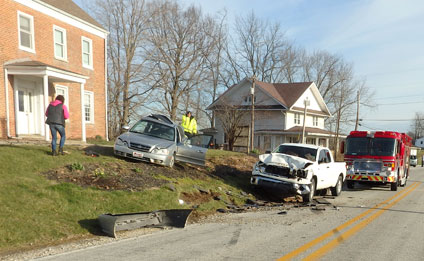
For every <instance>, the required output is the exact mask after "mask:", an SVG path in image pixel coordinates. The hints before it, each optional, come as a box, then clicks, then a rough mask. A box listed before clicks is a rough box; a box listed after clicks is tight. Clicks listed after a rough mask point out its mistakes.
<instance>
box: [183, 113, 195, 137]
mask: <svg viewBox="0 0 424 261" xmlns="http://www.w3.org/2000/svg"><path fill="white" fill-rule="evenodd" d="M181 126H182V127H183V128H184V134H185V135H186V136H187V137H189V138H191V137H193V136H194V135H196V134H197V122H196V119H195V118H194V116H192V115H191V112H189V111H188V112H187V113H186V114H185V115H183V119H182V122H181Z"/></svg>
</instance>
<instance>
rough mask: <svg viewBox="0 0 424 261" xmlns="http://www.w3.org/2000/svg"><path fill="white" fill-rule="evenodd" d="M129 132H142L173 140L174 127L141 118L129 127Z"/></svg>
mask: <svg viewBox="0 0 424 261" xmlns="http://www.w3.org/2000/svg"><path fill="white" fill-rule="evenodd" d="M130 132H134V133H139V134H144V135H148V136H152V137H156V138H159V139H165V140H170V141H174V140H175V128H173V127H170V126H167V125H164V124H160V123H157V122H153V121H148V120H141V121H139V122H137V123H136V124H135V125H134V126H133V127H132V128H131V130H130Z"/></svg>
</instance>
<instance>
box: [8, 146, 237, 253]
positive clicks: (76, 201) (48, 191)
mask: <svg viewBox="0 0 424 261" xmlns="http://www.w3.org/2000/svg"><path fill="white" fill-rule="evenodd" d="M65 150H66V151H68V152H69V153H70V154H69V155H65V156H58V157H52V156H51V155H49V152H50V147H49V146H0V155H2V156H1V157H0V165H1V168H0V235H1V237H0V254H2V253H7V252H10V251H18V250H24V249H27V248H31V247H37V246H44V245H48V244H54V243H57V242H61V240H69V239H73V238H79V237H83V236H88V235H92V234H96V233H98V232H100V229H99V227H98V224H97V217H98V216H99V215H100V214H103V213H127V212H139V211H151V210H157V209H175V208H188V206H184V205H179V204H178V199H179V197H180V194H181V193H182V192H187V193H191V192H193V191H194V190H195V189H194V188H193V187H194V185H197V186H200V187H202V188H205V189H211V190H214V191H219V189H223V190H224V191H225V190H227V191H228V190H231V191H233V192H236V193H234V194H237V192H239V191H240V189H239V188H237V187H232V186H231V184H228V183H225V182H224V181H222V180H220V179H213V178H208V179H203V180H195V179H191V178H189V177H184V178H178V179H176V180H174V181H175V184H177V185H176V190H175V191H172V190H170V189H169V188H167V187H162V188H158V189H149V190H144V191H140V192H130V191H105V190H99V189H94V188H90V187H80V186H78V185H75V184H72V183H58V182H57V181H54V180H49V179H47V178H46V177H45V176H43V175H42V173H43V172H46V171H47V170H51V169H56V168H59V167H62V166H67V165H71V164H75V163H77V164H87V163H88V164H90V163H102V162H106V161H108V162H112V161H122V160H121V159H117V158H115V157H113V156H101V157H98V158H96V157H88V156H86V155H85V153H84V151H83V150H82V149H80V148H78V147H71V146H67V147H65ZM227 154H228V155H239V156H240V155H243V154H236V153H232V152H223V151H214V150H211V151H210V152H209V153H208V158H209V157H225V155H227ZM141 164H143V163H141ZM164 169H165V168H164ZM157 178H161V175H160V173H157ZM222 194H223V197H224V198H225V199H228V200H231V201H233V202H236V203H239V204H242V203H243V199H241V198H238V197H233V198H228V197H229V196H227V195H225V193H224V192H223V193H222ZM223 207H225V205H224V203H223V202H221V201H210V202H205V203H203V204H201V205H200V206H199V211H205V212H207V211H215V209H217V208H223Z"/></svg>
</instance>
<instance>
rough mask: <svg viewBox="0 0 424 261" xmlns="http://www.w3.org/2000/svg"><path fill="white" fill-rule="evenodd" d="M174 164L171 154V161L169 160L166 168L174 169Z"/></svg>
mask: <svg viewBox="0 0 424 261" xmlns="http://www.w3.org/2000/svg"><path fill="white" fill-rule="evenodd" d="M174 164H175V154H173V155H172V157H171V159H170V160H169V163H168V167H170V168H172V167H174Z"/></svg>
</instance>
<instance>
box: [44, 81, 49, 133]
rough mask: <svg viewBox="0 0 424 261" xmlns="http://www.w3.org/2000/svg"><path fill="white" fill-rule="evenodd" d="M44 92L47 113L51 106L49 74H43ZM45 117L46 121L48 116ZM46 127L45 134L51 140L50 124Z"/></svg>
mask: <svg viewBox="0 0 424 261" xmlns="http://www.w3.org/2000/svg"><path fill="white" fill-rule="evenodd" d="M43 92H44V113H45V112H46V110H47V107H48V106H49V76H47V74H45V75H44V76H43ZM43 119H44V121H46V116H44V117H43ZM44 127H45V129H44V134H45V137H46V141H49V140H50V131H49V130H50V129H49V125H47V124H45V125H44Z"/></svg>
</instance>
